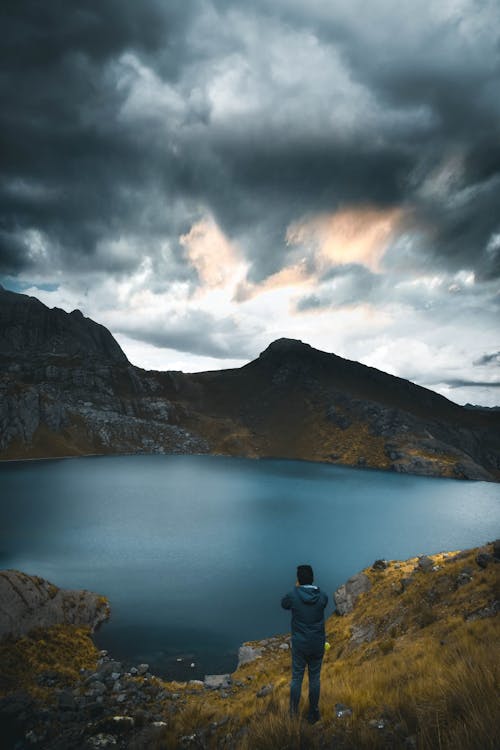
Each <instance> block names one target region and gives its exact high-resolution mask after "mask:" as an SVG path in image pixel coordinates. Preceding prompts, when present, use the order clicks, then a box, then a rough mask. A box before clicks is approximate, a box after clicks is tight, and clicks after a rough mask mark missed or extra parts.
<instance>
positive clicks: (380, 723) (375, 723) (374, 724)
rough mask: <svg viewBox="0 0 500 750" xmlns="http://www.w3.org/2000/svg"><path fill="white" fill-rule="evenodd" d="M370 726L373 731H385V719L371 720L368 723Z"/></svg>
mask: <svg viewBox="0 0 500 750" xmlns="http://www.w3.org/2000/svg"><path fill="white" fill-rule="evenodd" d="M368 726H370V727H371V728H372V729H384V728H385V721H384V719H370V721H369V722H368Z"/></svg>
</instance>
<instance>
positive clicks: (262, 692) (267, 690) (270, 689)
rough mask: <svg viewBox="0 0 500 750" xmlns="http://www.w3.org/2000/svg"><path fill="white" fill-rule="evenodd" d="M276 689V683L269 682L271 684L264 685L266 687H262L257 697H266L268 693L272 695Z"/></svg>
mask: <svg viewBox="0 0 500 750" xmlns="http://www.w3.org/2000/svg"><path fill="white" fill-rule="evenodd" d="M273 690H274V685H272V684H271V683H269V685H264V687H261V689H260V690H259V691H258V692H257V693H256V696H257V698H265V697H266V696H267V695H271V693H272V692H273Z"/></svg>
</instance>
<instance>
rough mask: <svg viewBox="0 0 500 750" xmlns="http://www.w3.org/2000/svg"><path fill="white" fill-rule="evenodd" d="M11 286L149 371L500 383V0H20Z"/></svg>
mask: <svg viewBox="0 0 500 750" xmlns="http://www.w3.org/2000/svg"><path fill="white" fill-rule="evenodd" d="M0 14H1V17H0V23H1V28H2V32H3V33H2V45H1V46H0V58H1V68H0V96H1V107H0V282H1V283H2V284H3V286H4V287H6V288H8V289H12V290H14V291H22V292H24V293H26V294H31V295H33V296H36V297H38V298H39V299H41V300H42V301H43V302H44V303H45V304H47V305H49V306H50V307H54V306H57V307H61V308H63V309H65V310H67V311H71V310H73V309H75V308H78V309H80V310H81V311H82V312H83V313H84V314H85V315H87V316H89V317H91V318H92V319H94V320H96V321H98V322H100V323H102V324H104V325H106V326H107V327H108V328H109V329H110V330H111V332H112V333H113V334H114V335H115V337H116V338H117V340H118V341H119V343H120V344H121V346H122V348H123V349H124V351H125V353H126V354H127V356H128V357H129V359H130V361H131V362H133V363H134V364H136V365H139V366H141V367H144V368H147V369H158V370H184V371H197V370H207V369H220V368H226V367H235V366H240V365H242V364H244V363H245V362H247V361H249V360H250V359H253V358H255V357H256V356H258V354H259V353H260V352H261V351H263V350H264V349H265V348H266V347H267V346H268V344H269V343H270V342H271V341H273V340H274V339H277V338H280V337H283V336H286V337H290V338H295V339H301V340H302V341H304V342H306V343H308V344H311V345H312V346H314V347H316V348H319V349H322V350H324V351H328V352H334V353H336V354H338V355H340V356H343V357H347V358H349V359H354V360H358V361H360V362H363V363H365V364H367V365H370V366H374V367H377V368H379V369H381V370H384V371H386V372H389V373H392V374H395V375H399V376H401V377H404V378H407V379H410V380H412V381H414V382H417V383H419V384H421V385H424V386H426V387H429V388H432V389H433V390H436V391H438V392H440V393H442V394H444V395H445V396H447V397H448V398H450V399H452V400H454V401H456V402H457V403H467V402H469V403H475V404H482V405H485V406H493V405H498V404H500V326H499V321H500V315H499V311H500V4H499V3H498V0H439V2H431V1H430V0H412V2H409V0H370V2H366V0H336V1H335V2H332V1H331V0H307V1H306V0H253V1H252V2H250V3H249V2H243V0H234V1H231V0H182V1H179V2H175V1H174V0H172V1H169V2H166V0H141V2H137V0H94V1H92V0H88V1H87V2H82V1H81V0H73V1H72V2H67V0H51V2H45V3H42V2H35V1H34V0H21V1H20V0H3V2H2V5H1V11H0Z"/></svg>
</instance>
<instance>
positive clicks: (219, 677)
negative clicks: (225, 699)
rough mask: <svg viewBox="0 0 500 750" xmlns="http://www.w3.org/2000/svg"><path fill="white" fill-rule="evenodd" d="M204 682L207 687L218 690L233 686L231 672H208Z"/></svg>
mask: <svg viewBox="0 0 500 750" xmlns="http://www.w3.org/2000/svg"><path fill="white" fill-rule="evenodd" d="M203 684H204V685H205V687H206V688H210V689H211V690H218V689H219V688H228V687H231V675H230V674H207V675H205V679H204V680H203Z"/></svg>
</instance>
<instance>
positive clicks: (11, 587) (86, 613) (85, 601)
mask: <svg viewBox="0 0 500 750" xmlns="http://www.w3.org/2000/svg"><path fill="white" fill-rule="evenodd" d="M108 617H109V605H108V603H107V600H106V599H105V598H104V597H103V596H99V595H98V594H94V593H92V592H91V591H69V590H66V589H60V588H58V587H57V586H54V584H53V583H50V582H49V581H46V580H45V579H44V578H39V577H38V576H29V575H27V574H26V573H22V572H21V571H19V570H0V638H5V637H7V636H10V637H13V638H19V636H21V635H25V634H26V633H29V632H30V631H31V630H33V629H34V628H38V627H45V628H46V627H51V626H52V625H78V626H82V627H87V628H90V630H91V631H92V632H93V631H94V630H95V629H96V628H97V627H98V626H99V625H100V624H101V623H102V622H104V620H107V619H108Z"/></svg>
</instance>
